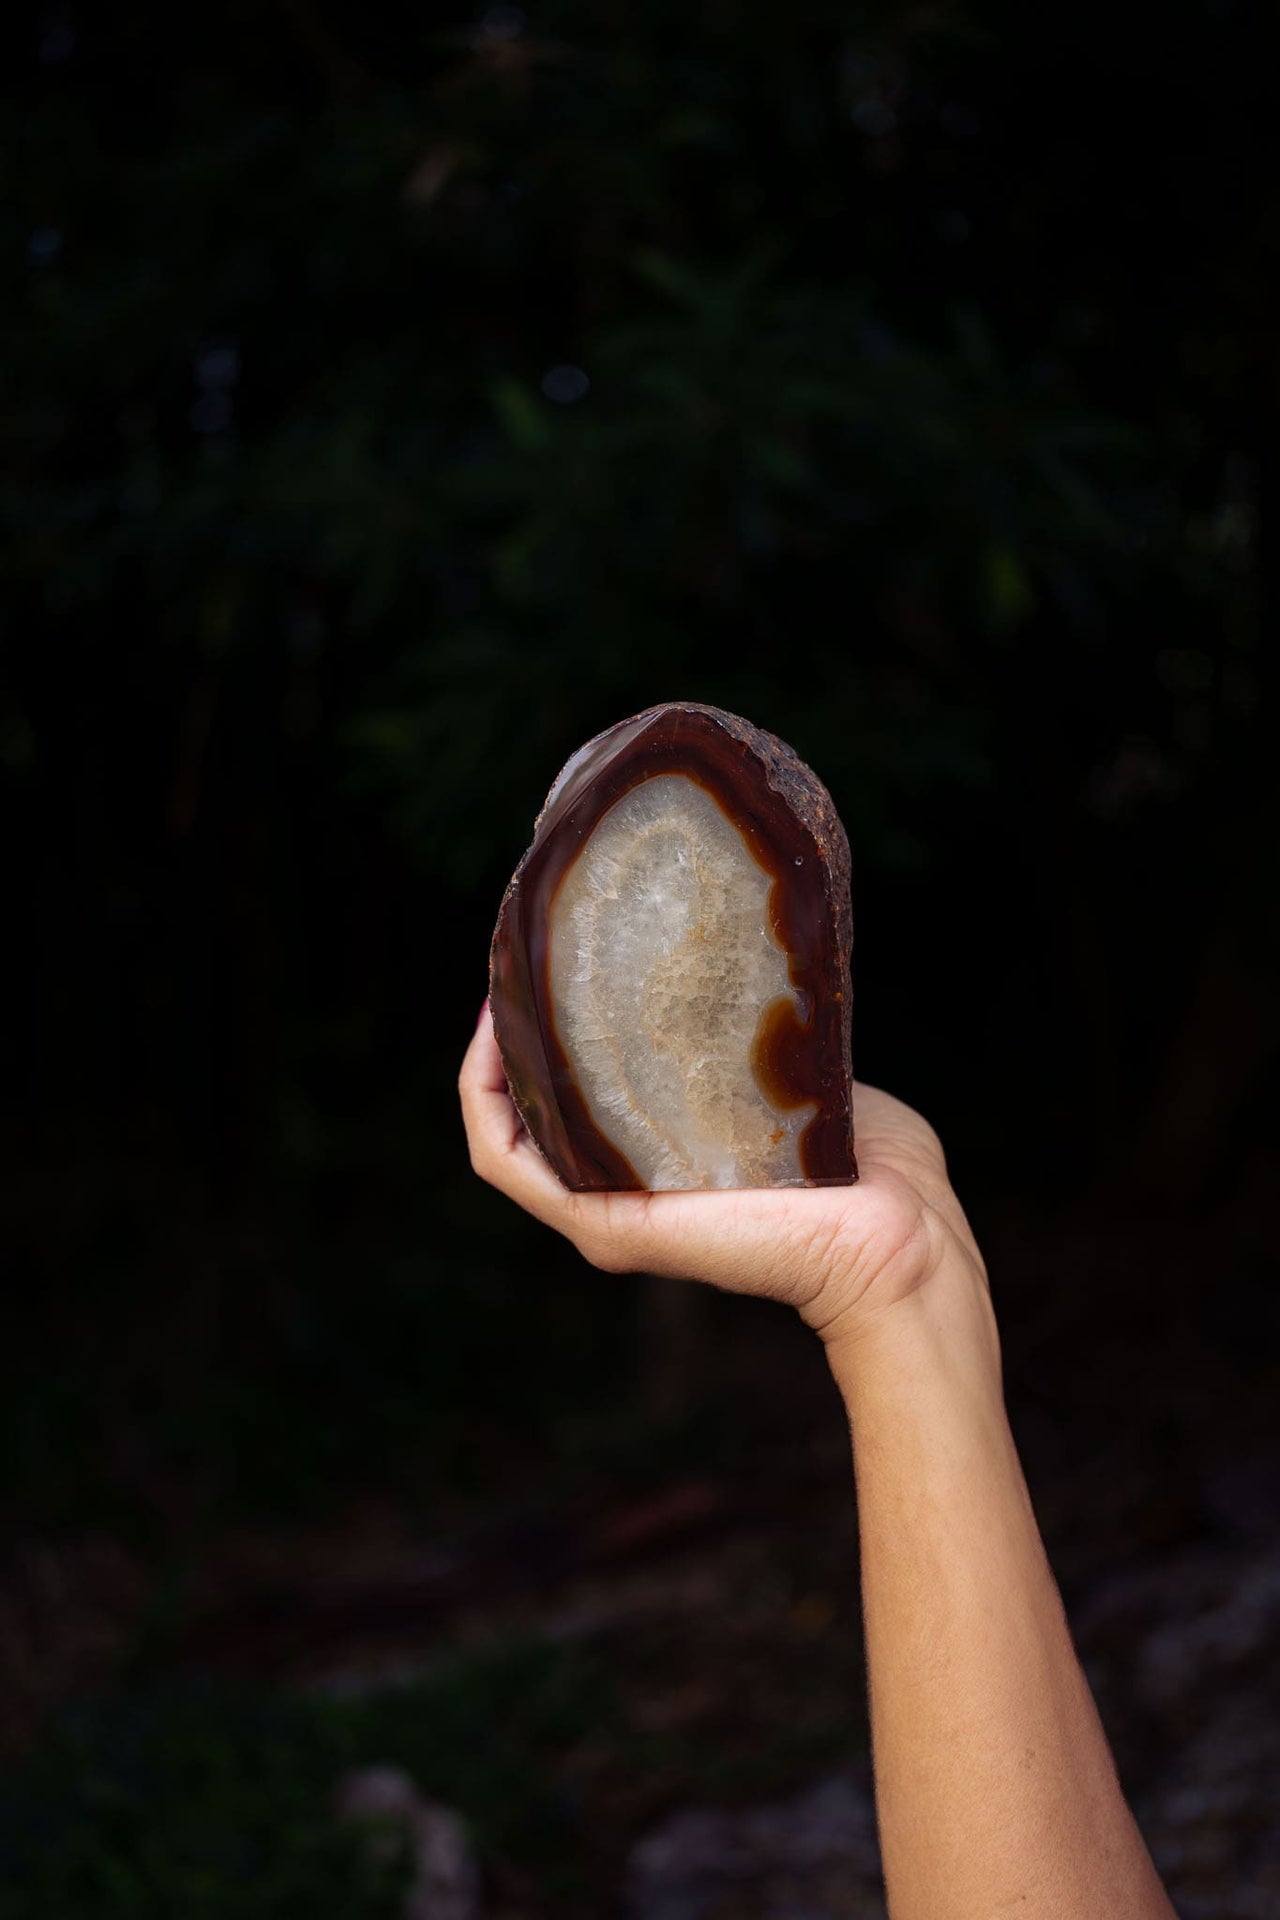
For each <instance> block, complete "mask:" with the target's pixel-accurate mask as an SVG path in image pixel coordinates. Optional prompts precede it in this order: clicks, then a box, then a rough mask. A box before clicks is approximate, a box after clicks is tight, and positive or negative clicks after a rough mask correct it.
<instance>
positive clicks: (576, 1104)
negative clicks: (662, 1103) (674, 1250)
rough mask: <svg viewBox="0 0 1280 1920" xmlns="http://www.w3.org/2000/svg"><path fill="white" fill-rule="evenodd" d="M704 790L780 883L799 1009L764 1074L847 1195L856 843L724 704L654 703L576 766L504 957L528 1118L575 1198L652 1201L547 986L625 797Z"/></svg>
mask: <svg viewBox="0 0 1280 1920" xmlns="http://www.w3.org/2000/svg"><path fill="white" fill-rule="evenodd" d="M664 773H677V774H683V775H684V776H685V777H686V778H688V779H691V780H695V781H696V782H697V783H698V785H699V786H701V787H702V788H703V789H704V790H705V791H706V792H707V793H708V794H710V796H711V798H712V799H713V800H714V801H715V802H716V804H717V805H718V806H719V807H720V808H721V809H722V811H723V812H724V813H725V814H726V815H727V816H728V818H729V819H730V820H731V821H732V822H733V824H734V826H736V827H737V828H738V830H739V831H740V832H741V833H742V834H743V835H744V837H745V838H746V841H747V844H748V846H749V847H750V849H751V852H752V853H753V854H754V856H755V858H756V859H757V860H758V861H759V862H760V864H761V866H762V867H764V869H765V870H766V872H767V873H769V874H770V875H771V877H772V879H773V886H772V887H771V889H770V893H769V911H770V916H771V918H772V920H773V925H774V930H775V932H776V933H777V935H778V938H779V940H780V941H781V943H782V945H783V947H784V948H785V950H786V952H787V955H788V962H789V969H790V976H791V984H792V986H793V987H794V988H795V990H796V994H797V999H798V1007H797V1006H796V1005H794V1004H792V1003H785V1004H782V1003H780V1004H779V1006H778V1009H777V1013H776V1014H775V1016H774V1017H773V1018H772V1019H769V1020H766V1022H765V1023H764V1027H763V1030H762V1032H761V1033H760V1034H758V1035H757V1038H756V1044H755V1048H754V1057H753V1065H754V1067H755V1070H756V1074H757V1077H758V1078H759V1080H760V1084H761V1087H762V1088H763V1090H764V1092H765V1093H766V1095H767V1097H768V1098H769V1099H770V1100H771V1101H773V1102H774V1104H775V1105H779V1106H783V1107H788V1106H801V1105H804V1104H805V1103H806V1102H809V1101H817V1103H818V1108H817V1112H816V1113H815V1114H814V1117H813V1119H812V1120H811V1121H810V1122H809V1124H808V1126H807V1127H806V1128H805V1129H804V1131H803V1133H802V1134H801V1136H800V1142H799V1151H800V1165H801V1169H802V1171H803V1174H804V1178H805V1182H806V1184H807V1185H810V1186H820V1187H828V1186H847V1185H849V1184H850V1183H851V1182H852V1181H854V1180H856V1179H857V1177H858V1169H857V1163H856V1161H855V1159H854V1153H853V1112H852V1105H851V1099H852V1089H853V1069H852V1064H851V1036H852V1019H853V1008H852V1004H851V1002H852V993H851V988H850V971H849V969H850V961H851V957H852V951H853V909H852V906H851V904H850V894H849V887H850V874H851V863H850V857H849V842H848V839H847V837H846V835H845V831H844V828H843V826H842V825H841V823H840V818H839V815H838V814H837V813H836V810H835V806H834V804H833V802H832V799H831V796H830V794H829V793H828V792H827V790H826V788H825V787H824V786H823V784H822V782H821V781H820V780H819V779H818V777H817V775H816V774H815V773H813V772H812V771H811V769H810V768H809V767H807V766H806V765H805V764H804V762H803V760H801V759H800V758H799V756H798V755H797V754H795V753H794V752H793V751H792V749H791V748H790V747H789V746H787V745H786V744H785V742H784V741H782V740H779V739H777V738H776V737H775V736H774V735H773V734H771V733H764V732H762V731H761V729H760V728H759V727H753V726H752V725H751V723H750V721H748V720H742V719H739V718H738V717H737V715H735V714H731V713H725V712H722V711H721V709H720V708H718V707H705V706H697V705H693V704H684V703H671V704H668V705H665V706H660V707H650V708H649V709H648V710H647V711H646V712H644V713H640V714H637V715H636V716H635V717H634V718H633V719H631V720H623V721H620V722H619V724H618V725H617V726H614V727H610V728H608V729H607V730H606V731H605V732H604V733H601V734H598V735H597V737H596V738H595V739H594V740H591V741H588V743H587V745H586V746H584V747H581V748H580V749H579V750H578V752H577V753H575V754H574V755H573V756H572V758H571V759H570V760H569V761H568V762H567V763H566V764H565V766H564V768H563V770H562V771H561V773H560V776H559V778H558V779H557V780H556V783H555V785H554V786H553V787H552V789H551V792H550V793H549V794H548V796H547V800H546V804H545V806H544V807H543V809H542V812H541V813H540V814H539V815H538V819H537V823H536V825H535V827H534V836H533V844H532V846H531V847H530V848H529V851H528V853H526V855H525V857H524V859H523V860H522V861H521V862H520V865H519V866H518V867H517V869H516V872H515V876H514V878H513V879H512V881H511V884H510V886H509V887H508V888H507V891H506V894H505V896H504V898H503V902H502V907H501V910H500V912H499V914H498V924H497V927H496V929H495V931H494V936H493V947H492V952H491V955H490V967H489V981H490V986H489V993H490V1002H491V1006H492V1010H493V1023H494V1031H495V1033H496V1035H497V1039H498V1046H499V1049H500V1051H501V1053H502V1061H503V1066H504V1067H505V1069H506V1074H507V1081H508V1084H509V1086H510V1088H511V1096H512V1099H513V1100H514V1101H515V1104H516V1108H517V1111H518V1112H519V1114H520V1117H521V1119H522V1120H523V1121H524V1124H525V1126H526V1128H527V1129H528V1131H529V1134H530V1137H531V1138H532V1139H533V1141H534V1142H535V1144H536V1145H537V1147H538V1148H539V1150H540V1151H541V1152H542V1154H543V1156H544V1157H545V1158H546V1159H547V1160H548V1161H549V1162H550V1163H551V1165H552V1167H554V1169H555V1171H556V1173H557V1174H558V1175H559V1177H560V1179H561V1180H562V1181H563V1183H564V1185H565V1186H566V1187H569V1188H570V1189H572V1190H573V1191H575V1192H580V1193H581V1192H618V1191H629V1190H636V1189H640V1190H643V1189H644V1182H643V1181H642V1180H641V1179H640V1178H639V1177H638V1176H637V1174H636V1172H635V1169H634V1168H633V1167H632V1166H631V1164H630V1162H629V1161H628V1160H626V1159H625V1158H624V1156H623V1155H622V1154H621V1153H619V1151H618V1150H617V1148H616V1147H614V1146H613V1145H612V1143H611V1142H610V1141H609V1140H607V1139H606V1138H605V1137H604V1135H603V1134H602V1133H601V1132H600V1130H599V1128H598V1127H597V1126H596V1124H595V1122H594V1121H593V1120H592V1118H591V1115H590V1113H589V1111H588V1109H587V1105H586V1102H585V1100H584V1099H583V1096H582V1094H581V1092H580V1091H579V1088H578V1084H577V1081H576V1079H575V1077H574V1073H573V1069H572V1067H571V1066H570V1064H569V1061H568V1058H567V1057H566V1055H565V1052H564V1048H563V1047H562V1045H561V1043H560V1038H559V1035H558V1033H557V1031H556V1025H555V1018H554V1014H553V1010H552V1001H551V989H550V981H549V974H548V951H549V936H548V929H549V924H550V914H551V907H552V904H553V902H554V900H555V896H556V892H557V890H558V888H559V886H560V883H561V881H562V880H563V879H564V876H565V874H566V873H567V871H568V869H569V867H570V866H571V865H572V863H573V861H574V859H576V857H577V855H578V854H579V853H580V852H581V851H582V849H583V847H584V846H585V845H586V843H587V840H588V839H589V838H590V836H591V834H592V833H593V832H594V830H595V828H596V826H597V825H598V823H599V822H600V820H601V819H603V817H604V815H605V814H606V813H607V812H608V811H609V809H610V807H612V806H613V805H614V804H615V803H616V802H617V801H619V800H620V799H622V797H623V795H624V794H626V793H629V792H630V791H631V789H632V788H633V787H636V786H639V785H640V784H641V783H642V782H643V781H646V780H651V779H653V778H654V777H655V776H656V775H658V774H664Z"/></svg>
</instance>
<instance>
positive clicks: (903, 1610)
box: [461, 1012, 1173, 1920]
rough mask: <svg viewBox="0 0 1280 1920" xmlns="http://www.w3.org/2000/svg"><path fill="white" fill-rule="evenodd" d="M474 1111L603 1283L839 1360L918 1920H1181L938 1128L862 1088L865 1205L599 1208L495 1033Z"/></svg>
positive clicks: (906, 1887)
mask: <svg viewBox="0 0 1280 1920" xmlns="http://www.w3.org/2000/svg"><path fill="white" fill-rule="evenodd" d="M461 1087H462V1100H463V1112H464V1117H465V1119H466V1123H467V1133H468V1138H469V1141H470V1145H471V1154H472V1160H473V1163H474V1165H475V1167H476V1170H477V1172H478V1173H480V1174H481V1175H482V1176H483V1177H484V1178H485V1179H487V1180H489V1181H490V1182H491V1183H492V1184H493V1185H494V1186H496V1187H499V1188H500V1189H501V1190H502V1191H503V1192H504V1193H506V1194H508V1195H509V1196H510V1197H511V1198H512V1199H514V1200H516V1201H518V1202H519V1204H520V1205H521V1206H523V1207H525V1208H526V1209H527V1210H528V1211H529V1212H531V1213H533V1214H534V1215H536V1217H537V1218H538V1219H540V1220H543V1221H545V1222H546V1223H547V1224H548V1225H549V1226H552V1227H555V1228H556V1229H557V1230H558V1231H559V1232H561V1233H564V1234H566V1235H567V1236H568V1238H569V1239H571V1240H572V1241H573V1242H574V1244H575V1245H576V1246H577V1247H578V1248H579V1250H580V1251H581V1252H582V1253H583V1254H584V1255H585V1257H586V1258H587V1259H588V1260H590V1261H592V1262H593V1264H595V1265H596V1266H599V1267H602V1268H604V1269H605V1270H607V1271H611V1272H631V1271H644V1272H651V1273H666V1274H680V1275H683V1276H685V1277H688V1278H690V1279H698V1280H704V1281H709V1282H711V1283H713V1284H714V1285H717V1286H721V1287H726V1288H729V1289H731V1290H733V1291H735V1292H743V1293H756V1294H767V1295H769V1296H771V1297H773V1298H776V1299H780V1300H785V1301H787V1302H789V1303H790V1304H791V1305H793V1306H795V1307H796V1308H797V1309H798V1311H799V1312H800V1313H801V1314H802V1315H803V1317H804V1318H805V1320H806V1321H807V1322H808V1323H809V1325H810V1326H812V1327H813V1328H814V1329H815V1331H816V1332H818V1333H819V1334H820V1336H821V1337H822V1339H823V1340H824V1341H825V1343H826V1346H827V1352H828V1357H829V1359H830V1363H831V1368H832V1372H833V1374H834V1376H835V1379H836V1382H837V1384H838V1386H839V1388H840V1391H841V1393H842V1395H843V1396H844V1401H845V1405H846V1407H847V1409H848V1412H849V1418H850V1424H851V1428H852V1432H853V1440H854V1460H855V1467H856V1472H857V1482H858V1510H859V1524H860V1528H861V1535H862V1581H863V1601H864V1607H865V1612H866V1625H867V1658H868V1667H869V1672H870V1689H871V1723H872V1739H873V1746H874V1757H875V1773H876V1805H877V1811H878V1814H879V1820H880V1836H881V1848H882V1853H883V1857H884V1868H885V1880H886V1885H887V1888H888V1897H889V1908H890V1912H891V1914H892V1916H893V1920H992V1916H994V1915H997V1914H1002V1913H1006V1912H1007V1913H1010V1914H1017V1915H1019V1916H1021V1920H1121V1916H1123V1917H1124V1920H1171V1916H1172V1915H1173V1909H1172V1907H1171V1906H1170V1904H1169V1901H1168V1898H1167V1896H1166V1895H1165V1893H1164V1890H1163V1888H1162V1887H1161V1885H1160V1882H1159V1879H1158V1878H1157V1875H1156V1872H1155V1869H1154V1867H1153V1866H1152V1864H1151V1859H1150V1856H1149V1854H1148V1853H1147V1850H1146V1847H1145V1845H1144V1843H1143V1841H1142V1837H1141V1835H1140V1834H1139V1832H1138V1829H1137V1827H1136V1825H1135V1824H1134V1821H1133V1817H1132V1815H1131V1814H1130V1812H1129V1809H1128V1807H1127V1805H1126V1804H1125V1800H1124V1796H1123V1794H1122V1792H1121V1790H1120V1786H1119V1783H1118V1781H1117V1779H1116V1774H1115V1769H1114V1766H1113V1765H1112V1761H1111V1755H1110V1752H1109V1750H1108V1747H1107V1742H1106V1736H1105V1735H1104V1733H1103V1731H1102V1727H1101V1724H1100V1722H1099V1720H1098V1715H1097V1710H1096V1708H1095V1706H1094V1704H1093V1699H1092V1696H1091V1694H1090V1692H1089V1688H1088V1684H1087V1682H1086V1680H1085V1678H1084V1674H1083V1672H1082V1671H1081V1668H1080V1664H1079V1662H1078V1660H1077V1659H1076V1655H1075V1651H1074V1649H1073V1647H1072V1645H1071V1639H1070V1635H1069V1633H1068V1630H1067V1625H1066V1621H1065V1618H1064V1615H1063V1611H1062V1603H1061V1601H1060V1599H1059V1597H1058V1592H1057V1588H1056V1586H1055V1584H1054V1580H1053V1575H1052V1573H1051V1572H1050V1570H1049V1565H1048V1562H1047V1560H1046V1558H1045V1554H1044V1548H1043V1546H1042V1544H1041V1540H1040V1535H1039V1531H1038V1529H1037V1526H1036V1522H1035V1516H1034V1514H1033V1512H1032V1509H1031V1503H1030V1499H1029V1497H1028V1494H1027V1489H1026V1485H1025V1482H1024V1480H1023V1477H1022V1470H1021V1467H1020V1466H1019V1464H1018V1457H1017V1453H1016V1450H1015V1448H1014V1444H1013V1437H1012V1435H1011V1433H1010V1431H1009V1426H1008V1422H1007V1420H1006V1418H1005V1412H1004V1401H1003V1395H1002V1391H1001V1382H1000V1350H999V1340H998V1337H997V1334H996V1327H995V1318H994V1315H993V1313H992V1310H991V1303H990V1296H989V1294H988V1291H987V1286H986V1275H985V1270H984V1268H983V1265H982V1260H981V1257H980V1255H979V1253H978V1249H977V1247H976V1245H975V1244H974V1241H973V1236H972V1234H971V1233H970V1231H969V1227H968V1223H967V1221H966V1220H965V1218H964V1214H963V1211H962V1210H961V1208H960V1205H959V1202H958V1201H957V1200H956V1197H955V1194H954V1193H953V1192H952V1190H951V1187H950V1185H949V1183H948V1181H947V1177H946V1168H945V1163H944V1161H943V1158H942V1151H941V1148H940V1147H939V1145H938V1142H937V1139H936V1136H935V1135H934V1134H933V1132H932V1129H931V1128H929V1126H928V1125H927V1124H926V1123H925V1122H924V1121H923V1120H921V1119H920V1118H919V1116H918V1115H917V1114H914V1113H912V1112H911V1110H910V1109H909V1108H907V1107H904V1106H903V1105H902V1104H901V1102H900V1101H897V1100H894V1099H892V1098H891V1097H890V1096H889V1095H887V1094H883V1093H878V1092H876V1091H875V1090H874V1089H872V1088H863V1089H861V1090H860V1101H859V1107H858V1116H859V1136H858V1148H859V1163H860V1166H861V1170H862V1178H861V1181H860V1183H859V1184H858V1186H856V1187H852V1188H836V1189H825V1190H817V1191H809V1190H798V1189H785V1190H781V1191H772V1192H755V1191H753V1192H749V1193H714V1194H713V1193H694V1194H621V1195H591V1196H582V1195H575V1194H569V1193H566V1192H565V1190H564V1189H563V1188H562V1187H561V1186H560V1184H559V1182H558V1181H557V1180H556V1178H555V1176H554V1174H552V1173H551V1171H550V1169H549V1168H548V1167H547V1166H546V1165H545V1163H544V1162H543V1161H542V1159H541V1158H540V1156H539V1155H538V1153H537V1152H536V1150H535V1149H534V1147H533V1145H532V1144H531V1142H530V1141H529V1140H528V1138H527V1136H526V1135H525V1134H524V1133H523V1130H522V1128H521V1126H520V1123H519V1120H518V1118H517V1116H516V1114H515V1110H514V1108H513V1107H512V1105H511V1102H510V1100H509V1098H508V1096H507V1092H506V1084H505V1081H504V1079H503V1075H502V1066H501V1062H500V1060H499V1058H498V1052H497V1048H496V1045H495V1043H494V1040H493V1034H492V1029H491V1026H490V1023H489V1019H488V1015H487V1012H486V1013H485V1014H484V1015H482V1017H481V1022H480V1027H479V1029H478V1030H477V1033H476V1036H475V1039H474V1040H473V1042H472V1044H471V1047H470V1049H469V1051H468V1054H467V1059H466V1063H465V1064H464V1067H463V1072H462V1082H461Z"/></svg>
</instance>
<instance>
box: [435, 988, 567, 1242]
mask: <svg viewBox="0 0 1280 1920" xmlns="http://www.w3.org/2000/svg"><path fill="white" fill-rule="evenodd" d="M458 1092H459V1094H460V1096H461V1099H462V1121H463V1125H464V1126H465V1128H466V1130H467V1145H468V1147H469V1148H470V1150H471V1164H472V1166H473V1167H474V1168H475V1170H476V1172H477V1173H478V1174H479V1175H480V1178H481V1179H482V1180H487V1181H488V1183H489V1185H490V1186H492V1187H497V1189H498V1191H499V1192H500V1193H505V1194H506V1195H507V1197H508V1198H509V1199H511V1200H514V1201H515V1202H516V1204H517V1206H521V1207H523V1208H524V1209H525V1210H526V1212H528V1213H531V1214H533V1215H534V1217H535V1219H538V1220H541V1221H543V1222H544V1224H545V1225H547V1226H549V1227H554V1228H555V1229H556V1231H557V1232H559V1233H570V1230H571V1225H572V1213H573V1204H574V1196H573V1195H572V1194H570V1193H567V1192H566V1191H565V1189H564V1188H563V1187H562V1186H561V1184H560V1182H559V1181H558V1180H557V1179H556V1176H555V1174H554V1173H553V1172H552V1171H551V1168H550V1167H549V1166H548V1165H547V1163H546V1161H545V1160H544V1159H543V1158H542V1155H541V1154H540V1153H539V1152H538V1150H537V1148H536V1147H535V1146H534V1144H533V1142H532V1140H531V1139H530V1138H529V1135H528V1134H527V1132H526V1131H525V1128H524V1125H523V1123H522V1122H521V1119H520V1116H519V1114H518V1113H517V1112H516V1108H515V1102H514V1101H513V1100H512V1098H511V1093H510V1090H509V1088H508V1086H507V1076H506V1072H505V1070H504V1069H503V1065H502V1055H501V1054H500V1053H499V1051H498V1042H497V1040H496V1038H495V1037H494V1031H493V1018H492V1016H491V1014H490V1012H489V1006H488V1002H487V1001H486V1003H485V1005H484V1008H483V1009H482V1011H481V1015H480V1023H479V1025H478V1026H477V1028H476V1030H475V1033H474V1035H473V1036H472V1040H471V1045H470V1046H469V1047H468V1048H467V1052H466V1057H465V1058H464V1060H463V1062H462V1072H461V1073H460V1074H459V1076H458Z"/></svg>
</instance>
